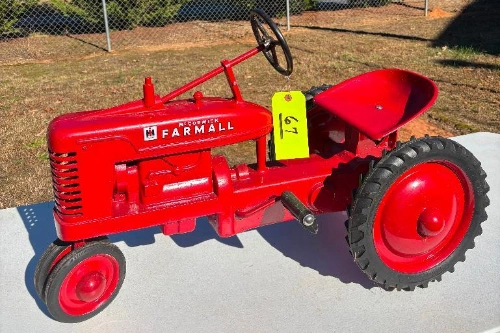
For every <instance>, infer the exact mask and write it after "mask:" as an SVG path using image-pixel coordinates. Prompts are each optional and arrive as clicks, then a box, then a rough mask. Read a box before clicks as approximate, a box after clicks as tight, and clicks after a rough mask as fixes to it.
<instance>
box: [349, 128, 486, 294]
mask: <svg viewBox="0 0 500 333" xmlns="http://www.w3.org/2000/svg"><path fill="white" fill-rule="evenodd" d="M430 161H433V162H435V161H443V162H445V161H446V162H447V163H452V164H454V165H455V166H456V167H459V168H460V169H461V170H462V171H463V173H464V174H465V175H466V177H468V178H469V180H470V182H471V185H472V190H473V192H474V199H475V206H474V212H473V216H472V220H471V224H470V226H469V228H468V230H467V232H466V234H465V236H464V237H463V239H462V241H461V242H460V244H459V245H458V247H457V248H456V249H455V250H454V252H452V253H451V254H450V255H449V256H448V257H447V258H446V259H444V260H443V261H442V262H440V263H438V264H437V265H436V266H434V267H432V268H430V269H428V270H425V271H422V272H419V273H415V274H406V273H401V272H398V271H395V270H393V269H391V268H390V267H388V266H387V265H386V264H385V263H384V262H383V261H382V260H381V258H380V257H379V255H378V254H377V251H376V249H375V245H374V239H373V223H374V218H375V214H376V212H377V209H378V206H379V203H380V201H381V200H382V198H383V197H384V195H385V193H386V192H387V190H388V189H389V188H390V187H391V186H392V184H393V183H394V182H395V181H396V179H397V178H398V177H399V176H400V175H401V174H403V173H404V172H405V171H407V170H408V169H410V168H411V167H413V166H415V165H417V164H421V163H425V162H430ZM485 179H486V173H485V172H484V170H483V169H482V168H481V163H480V162H479V161H478V160H477V159H476V157H474V155H473V154H472V153H471V152H469V151H468V150H467V149H466V148H464V147H463V146H461V145H460V144H458V143H456V142H454V141H452V140H449V139H444V138H441V137H426V138H422V139H412V140H411V141H409V142H406V143H404V144H402V145H398V146H397V147H396V148H395V149H393V150H392V151H390V152H389V153H387V154H386V155H385V156H383V157H382V158H381V159H380V160H379V162H378V163H377V164H376V165H375V166H374V167H373V168H372V169H371V170H370V171H369V173H368V174H367V176H366V177H365V178H364V180H363V182H362V184H361V186H360V188H359V189H358V191H357V192H356V196H355V199H354V202H353V204H352V207H351V209H350V214H349V220H348V221H347V222H346V226H347V235H348V237H347V240H348V244H349V247H350V251H351V253H352V255H353V256H354V260H355V262H356V263H357V265H358V266H359V267H360V268H361V270H362V271H363V272H365V273H366V274H367V275H368V277H369V278H370V279H371V280H372V281H374V282H376V283H377V284H379V285H381V286H382V287H383V288H385V289H387V290H392V289H395V288H396V289H398V290H414V289H415V287H417V286H418V287H422V288H425V287H427V286H428V283H429V282H431V281H434V280H437V281H440V280H441V275H442V274H443V273H445V272H447V271H449V272H453V271H454V265H455V264H456V263H457V262H458V261H464V260H465V252H466V251H467V250H468V249H471V248H473V247H474V238H475V237H476V236H478V235H480V234H481V233H482V229H481V223H482V222H483V221H485V220H486V219H487V215H486V212H485V208H486V207H487V206H488V205H489V199H488V197H487V196H486V193H487V192H488V191H489V186H488V184H487V183H486V180H485Z"/></svg>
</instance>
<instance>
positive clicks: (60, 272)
mask: <svg viewBox="0 0 500 333" xmlns="http://www.w3.org/2000/svg"><path fill="white" fill-rule="evenodd" d="M124 278H125V257H124V256H123V253H122V252H121V251H120V249H119V248H118V247H117V246H116V245H114V244H111V243H109V242H107V241H95V242H91V243H87V244H85V245H83V246H81V247H77V248H75V249H74V250H73V251H71V252H70V253H68V254H67V255H66V256H64V257H63V258H62V259H61V260H60V261H59V262H58V263H57V264H56V265H55V267H54V268H53V270H52V271H51V272H50V274H49V277H48V279H47V283H46V285H45V289H44V293H45V298H44V300H45V304H46V305H47V309H48V310H49V312H50V314H51V315H52V317H54V319H56V320H58V321H61V322H66V323H76V322H80V321H84V320H87V319H89V318H91V317H93V316H95V315H96V314H98V313H99V312H101V311H102V310H104V308H106V306H108V305H109V304H110V303H111V302H112V301H113V299H114V298H115V297H116V295H117V294H118V291H119V290H120V287H121V285H122V283H123V280H124Z"/></svg>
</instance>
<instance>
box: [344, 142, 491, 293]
mask: <svg viewBox="0 0 500 333" xmlns="http://www.w3.org/2000/svg"><path fill="white" fill-rule="evenodd" d="M485 178H486V173H485V172H484V171H483V169H482V168H481V164H480V162H479V161H478V160H477V159H476V158H475V157H474V156H473V155H472V153H471V152H469V151H468V150H467V149H465V148H464V147H462V146H461V145H460V144H458V143H456V142H454V141H451V140H448V139H444V138H440V137H432V138H431V137H426V138H422V139H417V140H415V139H414V140H411V141H409V142H407V143H404V144H402V145H398V147H397V148H395V149H394V150H392V151H390V152H389V153H388V154H387V155H385V156H383V157H382V159H381V160H380V161H379V162H378V163H377V164H376V165H375V166H374V167H373V169H372V170H371V171H370V172H369V173H368V175H367V176H366V178H365V179H364V180H363V182H362V184H361V187H360V188H359V189H358V191H357V196H356V198H355V199H354V202H353V204H352V207H351V210H350V217H349V220H348V223H347V228H348V243H349V247H350V250H351V253H352V254H353V256H354V260H355V261H356V263H357V264H358V266H359V267H360V268H361V270H363V271H364V272H365V273H366V274H367V275H368V277H369V278H370V279H371V280H373V281H375V282H376V283H378V284H380V285H381V286H383V287H384V288H385V289H387V290H392V289H394V288H397V289H398V290H401V289H404V290H413V289H415V287H416V286H418V287H422V288H424V287H427V285H428V283H429V282H430V281H434V280H438V281H439V280H441V275H442V274H443V273H445V272H446V271H450V272H453V270H454V265H455V264H456V263H457V262H458V261H464V260H465V252H466V251H467V250H468V249H470V248H473V247H474V238H475V237H476V236H478V235H480V234H481V232H482V230H481V225H480V224H481V222H483V221H485V220H486V218H487V215H486V212H485V208H486V207H487V206H488V204H489V199H488V197H487V196H486V193H487V192H488V190H489V186H488V184H487V183H486V181H485Z"/></svg>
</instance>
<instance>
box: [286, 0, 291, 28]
mask: <svg viewBox="0 0 500 333" xmlns="http://www.w3.org/2000/svg"><path fill="white" fill-rule="evenodd" d="M286 31H290V0H286Z"/></svg>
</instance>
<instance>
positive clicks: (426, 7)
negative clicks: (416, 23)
mask: <svg viewBox="0 0 500 333" xmlns="http://www.w3.org/2000/svg"><path fill="white" fill-rule="evenodd" d="M428 11H429V0H425V16H427V12H428Z"/></svg>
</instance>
